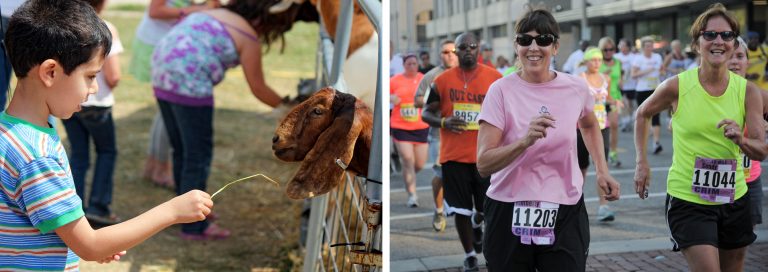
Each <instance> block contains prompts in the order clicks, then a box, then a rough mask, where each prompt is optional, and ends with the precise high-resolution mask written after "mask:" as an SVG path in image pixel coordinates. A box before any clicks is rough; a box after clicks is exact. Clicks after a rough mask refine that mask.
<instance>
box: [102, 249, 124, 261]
mask: <svg viewBox="0 0 768 272" xmlns="http://www.w3.org/2000/svg"><path fill="white" fill-rule="evenodd" d="M125 253H126V251H125V250H123V251H120V252H118V253H116V254H114V255H112V256H109V257H107V258H105V259H103V260H100V261H98V263H100V264H106V263H111V262H113V261H115V262H116V261H119V260H120V257H122V256H125Z"/></svg>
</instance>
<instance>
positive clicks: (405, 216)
mask: <svg viewBox="0 0 768 272" xmlns="http://www.w3.org/2000/svg"><path fill="white" fill-rule="evenodd" d="M766 191H768V187H763V192H766ZM666 195H667V192H659V193H651V194H648V197H649V198H651V197H660V196H666ZM639 198H640V197H639V196H638V195H637V194H628V195H621V197H620V198H619V199H620V200H625V199H639ZM597 200H598V198H597V197H590V198H585V199H584V202H585V203H587V202H597ZM434 214H435V213H434V212H428V213H411V214H403V215H393V216H390V217H389V222H392V221H395V220H405V219H413V218H422V217H432V216H433V215H434Z"/></svg>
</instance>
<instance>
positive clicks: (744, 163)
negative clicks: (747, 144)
mask: <svg viewBox="0 0 768 272" xmlns="http://www.w3.org/2000/svg"><path fill="white" fill-rule="evenodd" d="M741 168H744V178H745V179H747V178H749V169H750V168H752V160H750V159H749V157H747V154H744V153H741Z"/></svg>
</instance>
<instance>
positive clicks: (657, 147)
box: [653, 142, 664, 155]
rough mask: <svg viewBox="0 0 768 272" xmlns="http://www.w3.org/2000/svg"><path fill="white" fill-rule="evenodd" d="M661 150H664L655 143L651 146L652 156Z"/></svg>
mask: <svg viewBox="0 0 768 272" xmlns="http://www.w3.org/2000/svg"><path fill="white" fill-rule="evenodd" d="M662 150H664V148H662V147H661V144H660V143H659V142H656V143H655V144H654V145H653V155H656V154H659V153H661V151H662Z"/></svg>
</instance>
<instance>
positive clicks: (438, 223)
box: [432, 211, 447, 232]
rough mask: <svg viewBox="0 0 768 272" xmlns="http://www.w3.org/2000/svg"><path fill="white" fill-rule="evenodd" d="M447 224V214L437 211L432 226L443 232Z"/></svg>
mask: <svg viewBox="0 0 768 272" xmlns="http://www.w3.org/2000/svg"><path fill="white" fill-rule="evenodd" d="M446 224H447V221H446V220H445V215H444V214H443V213H441V212H438V211H435V216H434V217H432V228H434V229H435V231H436V232H442V231H444V230H445V226H446Z"/></svg>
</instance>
